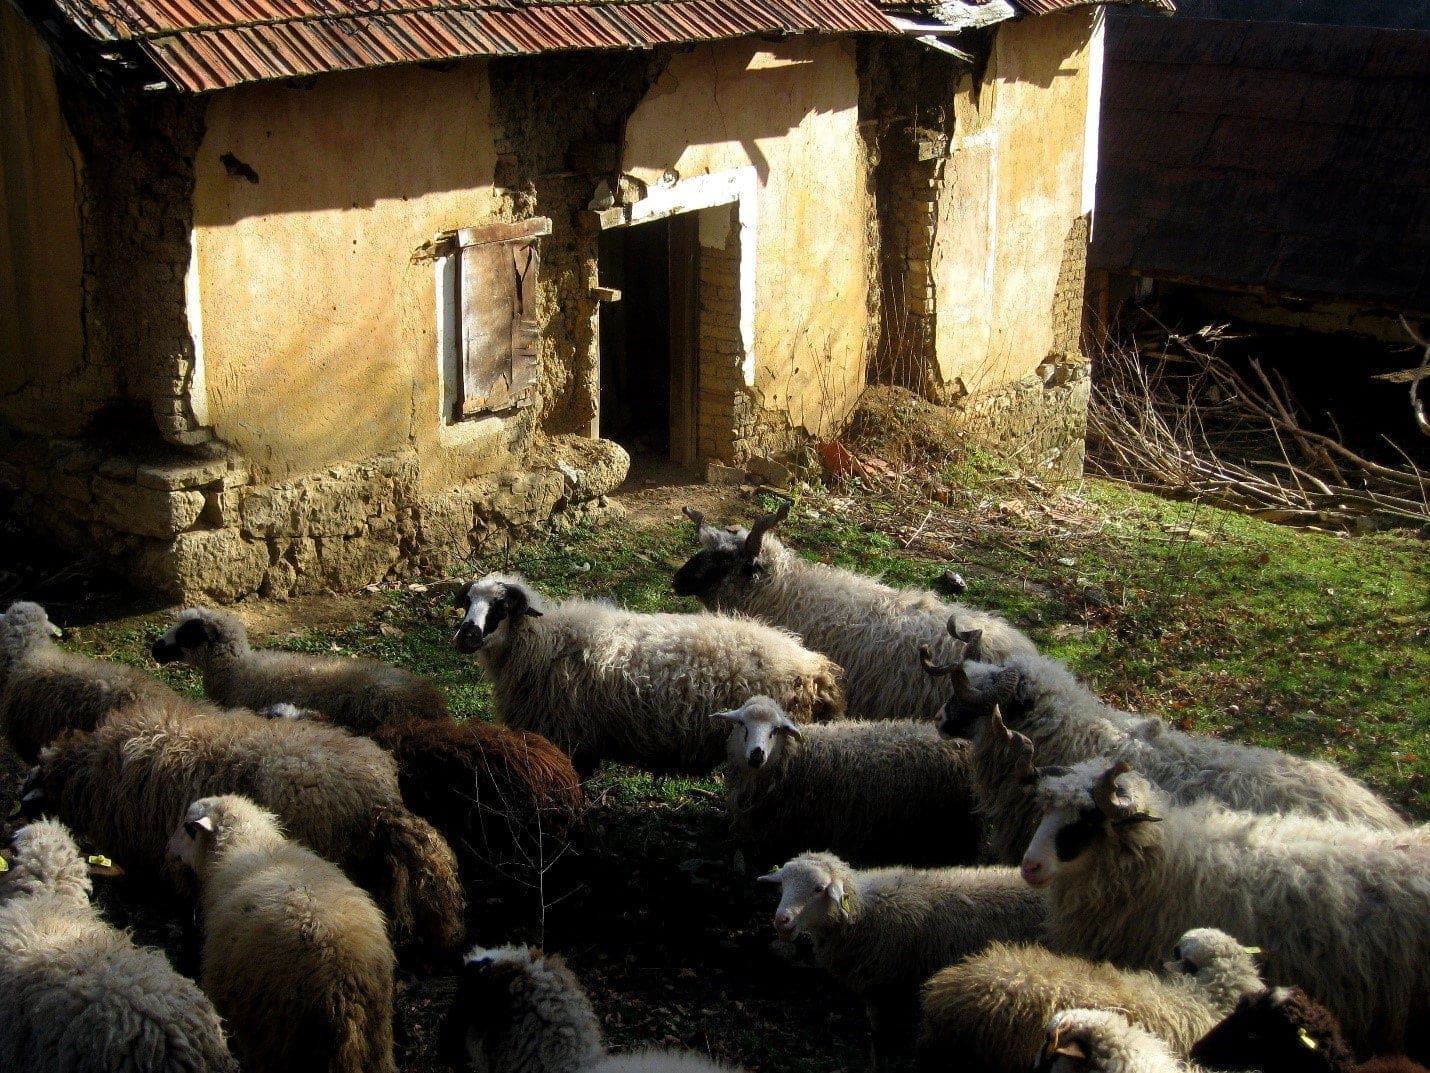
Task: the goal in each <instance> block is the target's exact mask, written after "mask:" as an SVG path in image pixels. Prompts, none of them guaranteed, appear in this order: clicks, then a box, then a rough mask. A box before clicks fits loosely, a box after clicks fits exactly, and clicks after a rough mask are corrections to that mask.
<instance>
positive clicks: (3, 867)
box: [0, 857, 10, 872]
mask: <svg viewBox="0 0 1430 1073" xmlns="http://www.w3.org/2000/svg"><path fill="white" fill-rule="evenodd" d="M8 871H10V862H9V861H7V860H6V859H5V858H4V857H0V872H8Z"/></svg>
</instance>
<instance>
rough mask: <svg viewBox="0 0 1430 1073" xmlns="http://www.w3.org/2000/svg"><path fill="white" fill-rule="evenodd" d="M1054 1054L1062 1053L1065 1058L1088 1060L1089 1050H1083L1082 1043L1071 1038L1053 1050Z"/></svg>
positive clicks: (1080, 1060)
mask: <svg viewBox="0 0 1430 1073" xmlns="http://www.w3.org/2000/svg"><path fill="white" fill-rule="evenodd" d="M1052 1053H1053V1054H1060V1055H1062V1056H1063V1057H1064V1058H1073V1059H1076V1060H1077V1061H1079V1062H1086V1061H1087V1051H1085V1050H1083V1047H1082V1044H1080V1043H1078V1041H1077V1040H1075V1039H1070V1040H1068V1041H1067V1042H1066V1043H1059V1044H1058V1045H1057V1046H1056V1047H1054V1048H1053V1050H1052Z"/></svg>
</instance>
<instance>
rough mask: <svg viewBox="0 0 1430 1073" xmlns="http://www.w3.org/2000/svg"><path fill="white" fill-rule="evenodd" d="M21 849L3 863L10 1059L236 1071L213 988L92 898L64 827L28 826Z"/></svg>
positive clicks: (164, 1072) (57, 1066)
mask: <svg viewBox="0 0 1430 1073" xmlns="http://www.w3.org/2000/svg"><path fill="white" fill-rule="evenodd" d="M15 850H16V858H15V862H14V864H13V865H12V866H11V869H10V871H9V872H7V873H4V874H0V1068H4V1069H13V1070H25V1071H27V1073H52V1071H53V1073H72V1071H78V1070H95V1071H98V1070H117V1069H124V1070H133V1071H134V1073H237V1070H238V1065H237V1063H236V1062H235V1061H234V1059H233V1057H232V1056H231V1055H230V1054H229V1051H228V1047H227V1045H226V1044H225V1042H224V1032H223V1028H222V1026H221V1025H220V1023H219V1018H218V1014H216V1013H215V1012H214V1008H213V1006H212V1005H211V1004H210V1002H209V1000H208V999H207V998H205V997H204V994H203V992H201V991H200V990H199V989H198V987H197V986H195V984H194V983H193V982H192V981H190V980H187V979H185V978H184V977H182V976H180V975H179V974H178V973H176V972H175V971H174V970H173V969H172V968H171V967H170V965H169V963H168V961H166V960H165V958H164V956H163V955H162V954H160V953H159V952H158V951H156V950H150V949H148V948H145V947H139V946H135V945H134V943H133V941H132V940H131V939H130V938H129V936H128V935H126V934H125V933H124V932H121V931H118V930H117V929H115V928H113V927H110V926H109V925H108V924H106V923H105V922H104V921H103V919H101V917H100V916H99V913H98V911H97V910H96V909H95V908H94V907H93V906H91V905H90V902H89V895H90V879H89V872H88V867H87V865H86V863H85V861H84V859H83V858H82V857H81V856H80V854H79V850H78V849H77V847H76V846H75V844H74V841H73V840H72V839H71V838H70V836H69V833H68V832H67V831H66V830H65V828H64V827H63V826H62V825H61V824H59V823H58V822H56V821H53V820H49V821H42V822H39V823H34V824H31V825H29V826H28V827H24V828H21V830H20V831H19V832H17V834H16V836H15Z"/></svg>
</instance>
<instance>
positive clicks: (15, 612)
mask: <svg viewBox="0 0 1430 1073" xmlns="http://www.w3.org/2000/svg"><path fill="white" fill-rule="evenodd" d="M60 636H61V631H60V628H59V627H58V626H56V625H55V624H54V623H53V622H51V621H50V616H49V615H47V614H46V613H45V609H44V608H43V607H41V606H40V605H39V604H35V603H31V602H30V601H28V600H20V601H18V602H16V603H13V604H11V605H10V607H9V609H8V610H7V611H6V612H5V613H4V614H3V615H0V662H3V661H4V660H7V659H15V658H16V657H17V656H21V655H23V654H24V653H26V652H29V651H32V650H34V649H36V648H38V647H40V646H41V645H47V644H49V643H50V642H51V641H53V640H54V639H55V638H57V637H60Z"/></svg>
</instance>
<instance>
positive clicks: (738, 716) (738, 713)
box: [710, 708, 745, 723]
mask: <svg viewBox="0 0 1430 1073" xmlns="http://www.w3.org/2000/svg"><path fill="white" fill-rule="evenodd" d="M742 712H743V709H741V708H733V709H731V710H730V711H728V712H711V713H710V718H711V719H721V720H724V721H725V722H727V723H744V721H745V717H744V715H743V714H742Z"/></svg>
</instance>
